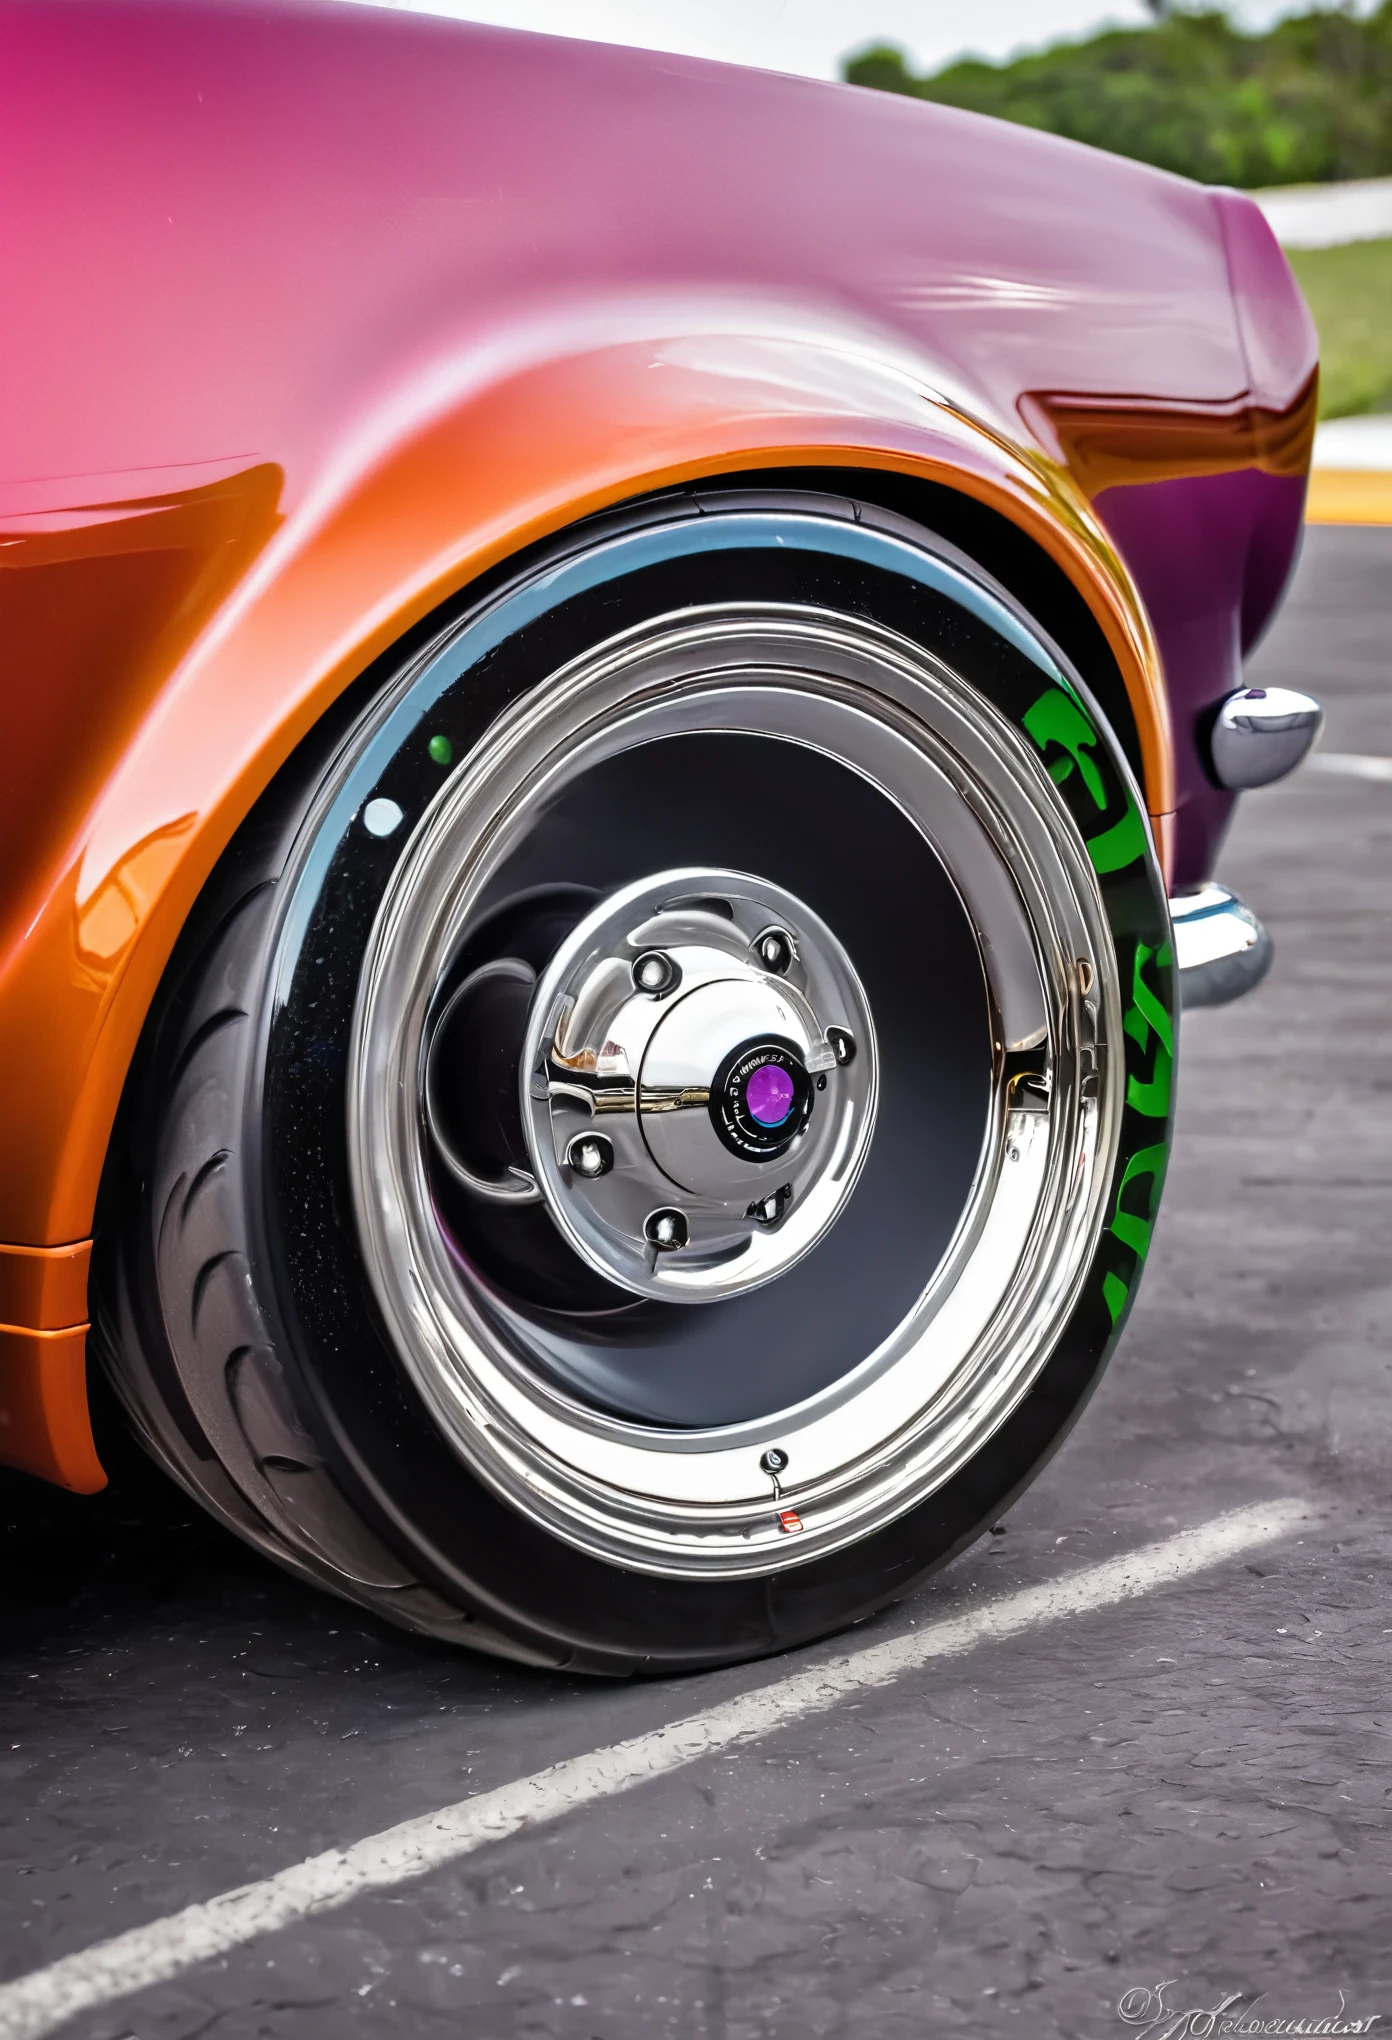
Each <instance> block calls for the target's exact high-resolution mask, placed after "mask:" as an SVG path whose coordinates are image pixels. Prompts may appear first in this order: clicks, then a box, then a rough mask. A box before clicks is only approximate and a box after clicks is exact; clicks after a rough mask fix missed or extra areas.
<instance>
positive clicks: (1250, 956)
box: [1170, 885, 1273, 1006]
mask: <svg viewBox="0 0 1392 2040" xmlns="http://www.w3.org/2000/svg"><path fill="white" fill-rule="evenodd" d="M1170 919H1171V921H1172V922H1173V923H1174V940H1175V963H1176V965H1177V966H1178V969H1179V1002H1180V1004H1181V1006H1226V1005H1227V1004H1228V1002H1229V1001H1230V1000H1232V999H1240V998H1241V997H1242V995H1243V993H1244V992H1250V991H1252V990H1253V989H1254V987H1255V986H1257V985H1259V984H1260V983H1261V981H1262V979H1263V978H1264V977H1265V976H1266V974H1267V972H1268V971H1269V970H1270V968H1271V957H1272V948H1273V946H1272V941H1271V937H1270V936H1269V935H1268V934H1267V932H1266V930H1265V928H1263V926H1262V924H1261V922H1260V921H1259V920H1258V919H1257V917H1256V915H1255V914H1254V913H1253V912H1252V910H1251V908H1250V907H1244V906H1243V904H1242V902H1241V900H1240V899H1238V897H1237V895H1236V894H1235V893H1230V892H1229V891H1228V890H1227V888H1226V887H1225V886H1221V885H1206V886H1202V887H1200V889H1199V891H1198V892H1192V893H1178V894H1176V895H1175V897H1174V898H1172V899H1171V901H1170Z"/></svg>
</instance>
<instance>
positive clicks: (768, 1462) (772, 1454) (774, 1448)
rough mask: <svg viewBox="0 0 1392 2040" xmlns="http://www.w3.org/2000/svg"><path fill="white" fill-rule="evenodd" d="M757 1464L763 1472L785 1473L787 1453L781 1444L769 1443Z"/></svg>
mask: <svg viewBox="0 0 1392 2040" xmlns="http://www.w3.org/2000/svg"><path fill="white" fill-rule="evenodd" d="M759 1464H760V1466H761V1467H762V1468H763V1470H764V1472H765V1473H786V1471H787V1468H788V1455H787V1453H786V1452H785V1451H784V1450H783V1447H782V1446H781V1445H770V1446H769V1449H768V1451H767V1452H766V1453H765V1454H764V1456H763V1458H762V1459H761V1460H760V1461H759Z"/></svg>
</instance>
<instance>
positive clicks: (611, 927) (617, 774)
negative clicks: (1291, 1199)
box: [347, 603, 1122, 1579]
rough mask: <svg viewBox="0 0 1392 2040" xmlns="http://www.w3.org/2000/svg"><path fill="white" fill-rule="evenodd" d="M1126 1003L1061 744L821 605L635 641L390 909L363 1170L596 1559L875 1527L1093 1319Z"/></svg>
mask: <svg viewBox="0 0 1392 2040" xmlns="http://www.w3.org/2000/svg"><path fill="white" fill-rule="evenodd" d="M363 826H365V827H370V826H371V824H370V822H369V821H368V819H367V817H366V814H364V820H363ZM1121 1011H1122V1006H1121V992H1120V987H1119V984H1118V977H1117V968H1116V961H1115V950H1114V946H1113V942H1112V940H1111V937H1110V934H1109V930H1108V924H1107V919H1106V915H1105V912H1104V909H1103V904H1102V899H1101V894H1100V890H1099V886H1098V881H1097V876H1096V873H1095V871H1094V869H1093V866H1092V864H1091V863H1090V861H1089V859H1088V856H1087V853H1086V850H1085V847H1084V844H1083V842H1082V840H1081V838H1080V836H1079V833H1078V830H1077V827H1076V824H1075V823H1074V821H1073V819H1072V817H1071V816H1070V814H1069V812H1068V809H1067V807H1066V805H1065V803H1064V801H1063V799H1062V798H1061V797H1060V794H1059V792H1058V790H1057V788H1056V787H1055V785H1054V784H1053V782H1052V781H1051V779H1050V776H1049V774H1048V773H1047V772H1046V771H1045V769H1044V766H1043V763H1042V762H1041V757H1040V753H1039V751H1038V749H1037V748H1035V747H1034V746H1032V745H1031V744H1030V743H1029V742H1028V741H1026V739H1025V738H1023V737H1022V736H1021V734H1020V732H1019V731H1018V729H1017V728H1016V727H1015V726H1014V724H1013V723H1012V722H1011V721H1009V720H1008V719H1007V718H1006V717H1005V716H1003V715H1002V714H1001V713H1000V712H999V711H998V710H997V709H996V708H995V707H994V706H993V704H992V702H991V701H990V700H989V699H988V698H987V697H986V696H985V695H984V694H983V693H982V692H981V691H980V690H979V689H977V688H975V687H973V686H972V685H970V684H968V683H967V682H966V681H965V680H964V679H963V678H962V677H961V676H960V675H959V674H957V673H956V672H955V671H954V670H953V669H952V668H951V667H950V666H949V665H948V664H946V663H944V661H943V660H942V659H940V658H939V657H936V656H934V655H933V654H932V653H930V652H928V651H927V650H925V649H924V648H923V647H922V646H920V645H918V644H915V643H912V642H910V641H909V640H908V639H906V638H903V637H901V636H899V635H897V634H895V633H894V632H892V631H890V630H887V629H884V628H881V627H880V626H878V625H877V624H874V623H871V622H868V621H866V620H864V619H861V618H856V617H852V616H849V615H841V614H837V613H835V612H833V611H818V610H814V609H811V608H808V607H807V606H805V605H803V606H798V607H792V606H786V605H784V606H779V605H774V604H765V605H761V604H750V603H739V604H726V605H723V606H721V605H714V606H708V607H706V608H704V609H700V610H697V611H691V610H688V611H686V612H685V613H683V614H681V615H674V616H669V617H663V618H658V619H656V620H654V621H650V622H646V623H644V624H643V625H641V626H640V627H637V628H634V629H630V630H627V631H625V632H623V633H622V634H620V635H619V636H617V637H615V638H614V639H612V640H610V641H609V642H607V643H604V644H601V645H599V646H598V647H597V648H595V649H592V650H590V651H588V652H586V653H585V654H584V655H582V656H581V657H579V658H577V659H575V660H573V661H572V662H571V663H570V664H569V665H567V666H565V667H563V668H562V669H561V670H559V671H557V672H556V673H554V674H553V675H552V676H551V677H550V678H549V679H548V680H546V681H545V682H544V683H543V684H542V685H541V686H539V687H537V688H536V689H534V690H533V691H532V692H531V693H530V694H528V695H526V696H525V697H524V698H522V699H521V700H519V701H518V702H517V703H515V704H514V706H513V707H512V708H511V709H510V710H508V711H507V712H505V713H504V714H503V715H502V716H501V717H500V718H499V719H498V720H497V721H496V722H494V724H493V725H492V726H491V728H490V729H489V731H488V732H487V734H486V736H485V737H484V739H483V741H482V742H481V743H480V744H479V745H478V747H477V748H476V749H475V751H474V752H473V753H472V755H471V756H470V757H469V758H468V759H467V761H466V762H465V763H464V764H462V765H461V766H460V767H459V768H458V769H457V770H456V771H455V773H454V774H453V776H452V777H451V778H450V779H449V780H448V781H447V783H446V784H445V786H444V787H443V789H442V790H441V791H440V793H439V794H438V796H437V797H436V799H435V800H434V802H433V804H432V805H431V806H430V808H429V809H428V810H427V812H426V813H425V814H424V816H423V817H422V819H421V821H420V822H419V824H418V826H417V827H416V829H415V831H414V834H413V835H412V837H411V840H410V841H409V843H408V844H407V845H406V847H405V849H404V850H403V851H402V853H401V854H400V856H399V858H398V859H397V862H396V864H395V867H394V869H393V872H392V875H391V878H390V882H389V884H388V886H387V889H386V892H385V895H384V897H383V899H382V903H381V906H380V909H379V911H378V913H377V916H376V920H375V923H374V926H373V930H372V934H371V937H370V940H369V942H368V946H367V953H366V956H365V958H364V962H363V966H362V972H361V977H360V981H359V992H358V998H357V1002H356V1008H355V1012H354V1017H353V1026H352V1038H351V1046H350V1054H349V1064H348V1078H347V1118H348V1171H349V1179H350V1182H351V1190H352V1200H353V1211H354V1218H355V1222H356V1227H357V1232H358V1236H359V1239H360V1242H361V1248H362V1253H363V1257H364V1262H365V1266H366V1270H367V1274H368V1279H369V1281H370V1284H371V1288H372V1291H373V1295H374V1298H375V1301H376V1305H377V1307H378V1309H379V1311H380V1312H381V1315H382V1317H383V1320H384V1322H385V1325H386V1327H387V1331H388V1334H389V1336H390V1339H391V1342H392V1345H393V1347H394V1348H395V1351H396V1353H397V1355H398V1357H399V1359H400V1362H401V1364H402V1365H403V1366H404V1368H405V1369H406V1371H407V1373H408V1375H409V1376H410V1378H411V1380H412V1382H413V1383H414V1385H415V1387H416V1389H417V1391H418V1392H419V1394H420V1396H421V1397H422V1399H423V1401H424V1403H425V1404H426V1406H427V1407H428V1408H429V1410H430V1411H431V1413H432V1415H433V1417H434V1420H435V1422H436V1423H437V1424H438V1426H439V1427H440V1430H441V1432H442V1433H443V1435H444V1436H445V1437H446V1438H447V1439H448V1441H449V1443H450V1445H451V1446H452V1448H453V1450H454V1451H455V1453H456V1454H457V1455H458V1457H459V1458H460V1459H461V1460H462V1461H463V1462H464V1463H465V1464H466V1465H467V1466H468V1467H469V1468H470V1469H471V1470H472V1471H473V1472H474V1473H475V1474H476V1475H477V1476H478V1477H479V1478H480V1479H481V1480H482V1481H484V1482H485V1483H486V1484H487V1486H488V1487H490V1488H491V1489H492V1490H493V1491H494V1492H495V1493H497V1494H499V1495H500V1496H502V1497H503V1498H504V1499H505V1500H506V1501H507V1502H508V1503H509V1504H510V1505H511V1506H512V1507H513V1508H514V1509H515V1510H516V1511H517V1512H519V1513H520V1514H521V1515H522V1516H523V1517H525V1518H527V1519H528V1520H530V1521H531V1522H532V1523H534V1524H535V1525H537V1526H538V1527H540V1528H542V1529H544V1530H545V1531H547V1532H548V1533H550V1534H551V1535H553V1536H555V1537H558V1538H560V1539H562V1540H563V1541H564V1542H566V1543H568V1544H570V1545H572V1546H575V1547H577V1548H579V1549H580V1550H582V1551H585V1552H588V1553H590V1554H592V1555H594V1556H596V1557H599V1558H602V1559H606V1560H609V1561H611V1562H617V1563H621V1564H622V1565H623V1566H625V1567H628V1568H631V1569H636V1570H639V1571H646V1572H653V1573H658V1574H661V1575H664V1576H670V1577H673V1578H696V1577H716V1578H727V1579H733V1578H736V1577H738V1576H740V1575H745V1574H757V1573H761V1572H772V1571H775V1570H779V1569H781V1568H784V1567H786V1566H788V1565H790V1564H800V1563H805V1562H806V1561H808V1560H810V1559H811V1558H813V1557H815V1556H817V1555H819V1554H823V1553H827V1552H830V1551H834V1550H837V1549H840V1548H842V1547H844V1546H845V1545H847V1544H849V1543H851V1542H853V1541H856V1540H859V1539H862V1538H864V1537H865V1536H866V1535H867V1534H869V1533H870V1532H872V1531H874V1530H875V1529H877V1528H879V1527H881V1526H883V1525H885V1524H886V1523H888V1522H890V1521H892V1520H893V1519H894V1518H896V1517H898V1516H900V1515H902V1514H903V1513H904V1512H905V1511H907V1510H908V1509H910V1508H911V1507H913V1506H914V1505H915V1504H916V1503H917V1502H920V1501H921V1500H922V1499H923V1498H924V1497H925V1496H927V1495H929V1494H930V1493H932V1492H933V1491H934V1490H935V1489H937V1488H938V1487H940V1486H941V1485H942V1484H943V1483H944V1482H946V1481H947V1480H949V1479H950V1477H951V1476H952V1475H953V1473H954V1472H955V1471H957V1470H958V1469H959V1468H960V1467H962V1466H963V1465H964V1464H965V1463H966V1461H967V1460H969V1459H970V1458H971V1457H972V1456H973V1454H975V1453H976V1452H977V1451H979V1449H980V1448H981V1446H982V1444H983V1443H984V1441H985V1440H986V1439H988V1438H989V1437H990V1436H991V1435H992V1433H993V1432H995V1431H996V1430H997V1429H998V1428H999V1427H1000V1426H1001V1425H1002V1424H1003V1423H1004V1422H1005V1420H1006V1419H1007V1417H1008V1416H1009V1415H1010V1413H1011V1411H1012V1410H1013V1409H1014V1408H1015V1407H1016V1406H1017V1405H1018V1403H1019V1402H1020V1400H1021V1398H1022V1397H1023V1396H1024V1395H1025V1394H1026V1392H1027V1391H1028V1389H1029V1388H1030V1385H1031V1383H1032V1382H1033V1381H1034V1379H1035V1377H1036V1376H1037V1374H1038V1372H1039V1370H1040V1368H1041V1367H1042V1366H1043V1365H1044V1363H1045V1361H1046V1360H1047V1358H1048V1356H1049V1354H1050V1352H1051V1351H1052V1349H1053V1347H1054V1345H1055V1343H1056V1341H1057V1339H1058V1337H1059V1335H1060V1332H1061V1330H1062V1328H1063V1326H1064V1325H1065V1323H1066V1322H1067V1320H1068V1318H1069V1316H1070V1313H1071V1312H1072V1311H1073V1310H1074V1309H1075V1307H1076V1305H1077V1301H1078V1297H1079V1293H1080V1289H1081V1286H1082V1284H1083V1282H1084V1279H1085V1277H1086V1276H1087V1274H1088V1271H1089V1269H1090V1267H1091V1264H1092V1262H1093V1259H1094V1257H1095V1254H1096V1249H1097V1244H1098V1240H1099V1237H1100V1234H1101V1230H1102V1227H1103V1224H1104V1222H1105V1218H1106V1209H1105V1201H1106V1194H1107V1190H1108V1186H1109V1184H1110V1182H1111V1180H1112V1175H1113V1168H1114V1163H1115V1159H1116V1151H1117V1140H1118V1127H1119V1122H1120V1109H1121V1100H1120V1084H1121V1065H1120V1058H1119V1056H1118V1055H1117V1054H1116V1046H1117V1044H1118V1041H1119V1037H1120V1026H1121Z"/></svg>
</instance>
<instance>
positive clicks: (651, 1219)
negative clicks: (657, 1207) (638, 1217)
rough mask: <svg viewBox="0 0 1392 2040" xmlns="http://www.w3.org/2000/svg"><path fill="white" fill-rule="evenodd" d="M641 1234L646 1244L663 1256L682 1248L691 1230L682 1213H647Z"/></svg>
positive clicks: (669, 1211) (684, 1214) (670, 1211)
mask: <svg viewBox="0 0 1392 2040" xmlns="http://www.w3.org/2000/svg"><path fill="white" fill-rule="evenodd" d="M643 1232H644V1236H645V1237H646V1239H647V1241H648V1244H649V1245H650V1246H654V1247H656V1248H657V1249H658V1251H659V1253H664V1254H670V1253H674V1252H675V1251H676V1249H677V1248H678V1247H684V1246H685V1245H686V1243H687V1241H688V1240H689V1239H690V1237H691V1229H690V1227H689V1226H688V1225H687V1222H686V1213H685V1212H684V1211H672V1210H662V1211H651V1212H649V1213H648V1218H647V1223H646V1224H645V1225H644V1227H643Z"/></svg>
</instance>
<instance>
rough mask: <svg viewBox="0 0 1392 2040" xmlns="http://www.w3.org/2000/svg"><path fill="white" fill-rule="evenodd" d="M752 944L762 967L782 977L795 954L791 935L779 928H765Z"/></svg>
mask: <svg viewBox="0 0 1392 2040" xmlns="http://www.w3.org/2000/svg"><path fill="white" fill-rule="evenodd" d="M754 946H755V948H756V949H757V951H758V953H759V961H760V963H761V964H762V965H763V966H764V969H765V970H771V971H772V972H773V973H774V975H775V976H776V977H782V975H783V973H784V971H785V970H786V969H787V968H788V965H789V964H790V963H791V962H792V960H793V956H794V954H795V951H794V949H793V938H792V936H791V935H787V934H785V933H784V931H783V929H781V928H766V929H765V930H764V932H763V934H762V935H761V936H760V937H759V939H758V941H757V942H756V943H755V945H754Z"/></svg>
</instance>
